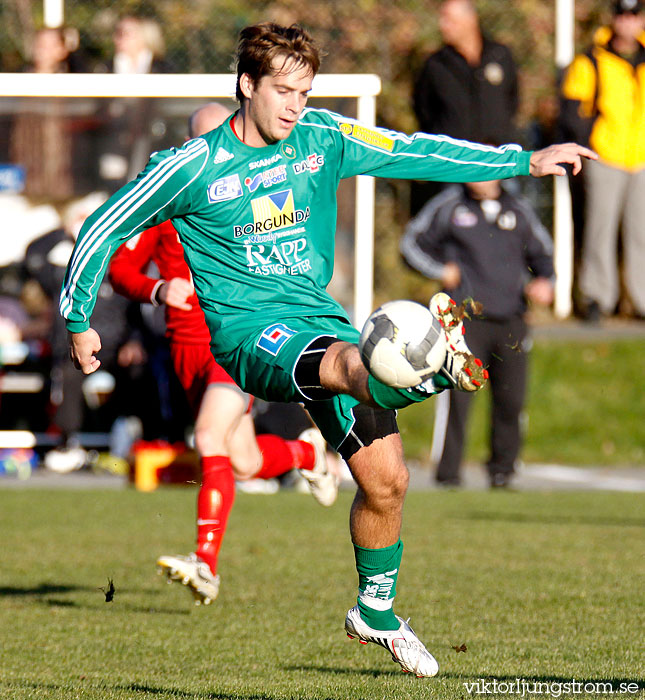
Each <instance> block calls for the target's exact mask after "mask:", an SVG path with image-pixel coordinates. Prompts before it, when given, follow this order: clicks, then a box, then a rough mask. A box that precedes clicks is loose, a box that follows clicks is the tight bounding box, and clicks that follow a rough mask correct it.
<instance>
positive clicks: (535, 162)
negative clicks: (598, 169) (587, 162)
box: [531, 143, 598, 177]
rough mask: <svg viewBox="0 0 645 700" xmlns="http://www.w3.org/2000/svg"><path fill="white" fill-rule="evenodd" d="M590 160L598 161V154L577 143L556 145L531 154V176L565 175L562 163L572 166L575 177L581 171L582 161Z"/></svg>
mask: <svg viewBox="0 0 645 700" xmlns="http://www.w3.org/2000/svg"><path fill="white" fill-rule="evenodd" d="M583 158H590V159H591V160H598V154H597V153H594V151H592V150H591V149H589V148H585V147H584V146H579V145H578V144H577V143H556V144H555V145H553V146H548V147H547V148H543V149H541V150H539V151H533V153H532V154H531V175H533V176H534V177H543V176H544V175H566V174H567V171H566V170H565V169H564V168H563V167H562V165H561V164H562V163H569V164H571V165H573V174H574V175H577V174H578V173H579V172H580V170H582V159H583Z"/></svg>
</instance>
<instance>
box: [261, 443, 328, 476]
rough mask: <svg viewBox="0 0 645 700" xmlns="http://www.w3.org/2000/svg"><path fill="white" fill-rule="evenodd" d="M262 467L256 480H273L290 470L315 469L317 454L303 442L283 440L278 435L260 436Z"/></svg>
mask: <svg viewBox="0 0 645 700" xmlns="http://www.w3.org/2000/svg"><path fill="white" fill-rule="evenodd" d="M257 441H258V446H259V447H260V452H261V453H262V466H261V467H260V471H259V472H258V473H257V474H256V475H255V478H256V479H272V478H273V477H276V476H280V475H281V474H285V473H286V472H288V471H289V470H290V469H313V468H314V464H315V462H316V452H315V450H314V448H313V445H310V444H309V443H308V442H304V441H303V440H283V439H282V438H281V437H278V436H277V435H258V436H257Z"/></svg>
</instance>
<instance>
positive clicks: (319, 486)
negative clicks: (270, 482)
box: [298, 428, 338, 506]
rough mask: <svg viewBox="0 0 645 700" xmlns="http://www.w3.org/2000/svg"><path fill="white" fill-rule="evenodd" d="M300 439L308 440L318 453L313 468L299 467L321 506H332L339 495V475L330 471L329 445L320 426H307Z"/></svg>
mask: <svg viewBox="0 0 645 700" xmlns="http://www.w3.org/2000/svg"><path fill="white" fill-rule="evenodd" d="M298 440H302V441H303V442H308V443H309V444H310V445H312V446H313V448H314V451H315V453H316V463H315V464H314V468H313V469H299V470H298V471H299V472H300V474H301V475H302V476H303V478H304V479H306V480H307V484H308V485H309V490H310V491H311V495H312V496H313V497H314V498H315V499H316V500H317V501H318V503H320V505H321V506H331V505H332V504H333V503H334V501H335V500H336V496H338V476H337V475H336V474H332V473H331V472H330V471H329V467H328V465H327V445H326V443H325V438H324V437H323V436H322V434H321V432H320V430H318V428H307V430H304V431H303V432H302V433H300V435H299V436H298Z"/></svg>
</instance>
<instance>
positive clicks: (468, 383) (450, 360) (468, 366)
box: [428, 292, 488, 391]
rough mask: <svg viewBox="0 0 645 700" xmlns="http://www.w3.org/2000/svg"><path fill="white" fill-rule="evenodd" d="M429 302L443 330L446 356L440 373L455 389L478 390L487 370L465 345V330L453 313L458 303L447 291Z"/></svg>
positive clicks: (459, 319) (456, 315)
mask: <svg viewBox="0 0 645 700" xmlns="http://www.w3.org/2000/svg"><path fill="white" fill-rule="evenodd" d="M428 306H429V307H430V313H431V314H432V315H433V316H434V317H435V318H436V319H437V321H439V323H440V324H441V326H442V327H443V329H444V331H445V332H446V341H447V343H446V359H445V361H444V364H443V367H442V368H441V369H440V370H439V373H440V374H441V375H442V376H444V377H445V378H446V379H448V381H450V382H451V383H452V384H453V386H454V387H455V388H456V389H460V390H461V391H479V389H481V388H482V387H483V386H484V385H485V384H486V380H487V379H488V370H486V369H485V368H484V365H483V364H482V361H481V360H480V359H478V358H477V357H475V356H474V355H473V354H472V352H470V349H469V347H468V345H466V339H465V338H464V333H465V332H466V330H465V328H464V323H463V321H462V319H461V317H460V316H459V315H458V314H457V313H456V309H457V304H456V303H455V302H454V301H453V300H452V299H451V298H450V297H449V296H448V295H447V294H445V293H444V292H439V293H438V294H435V295H434V296H433V297H432V299H430V303H429V305H428Z"/></svg>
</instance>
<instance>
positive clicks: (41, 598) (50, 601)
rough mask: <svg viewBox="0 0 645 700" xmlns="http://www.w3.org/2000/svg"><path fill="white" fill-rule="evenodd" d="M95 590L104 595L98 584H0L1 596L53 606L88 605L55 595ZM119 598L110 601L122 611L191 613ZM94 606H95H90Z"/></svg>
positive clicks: (149, 591)
mask: <svg viewBox="0 0 645 700" xmlns="http://www.w3.org/2000/svg"><path fill="white" fill-rule="evenodd" d="M127 590H128V589H123V588H119V589H118V590H117V591H116V595H117V596H118V595H119V594H123V593H125V592H126V591H127ZM87 591H91V592H95V593H96V595H97V596H103V594H104V593H103V591H102V590H101V588H100V587H98V586H77V585H72V584H60V583H40V584H38V585H37V586H31V587H29V586H24V587H19V586H0V598H1V597H2V596H7V597H11V596H16V597H23V596H24V597H29V596H33V597H35V598H37V602H38V604H40V605H47V606H49V607H52V608H56V607H57V608H80V607H84V608H86V607H88V606H87V605H84V604H81V603H79V602H77V601H75V600H70V599H65V598H57V597H54V596H55V595H56V594H59V595H60V594H66V593H79V592H87ZM137 592H138V593H140V592H143V593H145V594H146V595H155V596H156V595H159V591H158V590H157V589H152V588H151V589H146V590H144V591H137ZM119 602H120V601H119V600H118V598H115V600H114V604H112V603H110V605H112V607H114V608H119V609H120V610H121V611H128V612H133V613H146V614H154V615H190V610H189V609H187V608H179V609H178V608H159V607H150V606H146V605H132V604H130V603H123V604H120V605H119ZM89 607H93V606H89Z"/></svg>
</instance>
